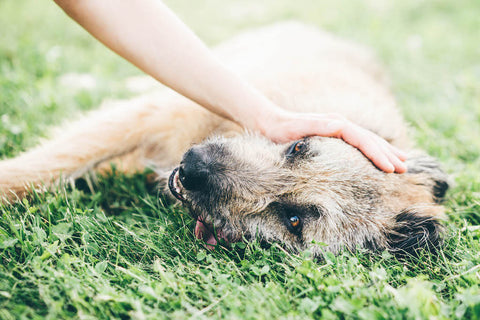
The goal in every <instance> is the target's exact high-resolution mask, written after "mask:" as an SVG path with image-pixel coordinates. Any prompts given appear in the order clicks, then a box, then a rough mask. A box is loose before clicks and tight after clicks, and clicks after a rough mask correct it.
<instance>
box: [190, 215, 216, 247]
mask: <svg viewBox="0 0 480 320" xmlns="http://www.w3.org/2000/svg"><path fill="white" fill-rule="evenodd" d="M195 236H196V237H197V239H203V240H204V241H205V242H206V243H207V244H209V246H207V248H208V249H213V246H216V245H217V239H215V235H214V234H213V232H210V230H208V229H207V227H205V225H204V224H203V223H202V222H201V221H199V220H197V224H196V225H195Z"/></svg>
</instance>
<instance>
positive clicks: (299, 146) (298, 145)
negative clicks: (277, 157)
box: [287, 140, 305, 156]
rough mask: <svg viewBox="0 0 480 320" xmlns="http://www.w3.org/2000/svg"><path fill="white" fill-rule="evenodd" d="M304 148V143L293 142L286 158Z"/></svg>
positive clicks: (301, 141)
mask: <svg viewBox="0 0 480 320" xmlns="http://www.w3.org/2000/svg"><path fill="white" fill-rule="evenodd" d="M303 148H305V141H303V140H300V141H297V142H294V143H293V144H292V145H291V146H290V147H289V148H288V150H287V156H292V155H294V154H296V153H298V152H300V151H302V150H303Z"/></svg>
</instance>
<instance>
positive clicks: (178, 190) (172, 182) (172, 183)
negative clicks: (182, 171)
mask: <svg viewBox="0 0 480 320" xmlns="http://www.w3.org/2000/svg"><path fill="white" fill-rule="evenodd" d="M178 169H179V167H177V168H175V169H173V171H172V174H170V177H169V178H168V188H169V189H170V192H171V193H172V194H173V196H174V197H175V198H177V199H178V200H180V201H185V198H184V197H183V195H182V191H183V187H182V184H181V183H180V177H179V173H178Z"/></svg>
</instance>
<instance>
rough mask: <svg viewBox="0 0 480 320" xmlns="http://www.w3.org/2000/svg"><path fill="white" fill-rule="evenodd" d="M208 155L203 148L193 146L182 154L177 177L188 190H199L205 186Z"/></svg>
mask: <svg viewBox="0 0 480 320" xmlns="http://www.w3.org/2000/svg"><path fill="white" fill-rule="evenodd" d="M209 162H210V161H209V156H208V152H207V150H205V148H200V147H193V148H191V149H190V150H189V151H187V153H186V154H185V155H184V157H183V160H182V162H181V164H180V168H179V178H180V182H181V183H182V185H183V187H184V188H185V189H187V190H190V191H200V190H202V189H204V188H206V186H207V181H208V175H209V169H208V164H209Z"/></svg>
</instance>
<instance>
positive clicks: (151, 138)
mask: <svg viewBox="0 0 480 320" xmlns="http://www.w3.org/2000/svg"><path fill="white" fill-rule="evenodd" d="M215 52H216V53H217V54H218V56H219V57H220V58H221V59H222V60H223V61H225V63H226V64H227V65H228V66H229V67H231V68H232V69H233V70H234V71H235V72H236V73H238V74H239V75H240V76H242V77H244V78H245V79H246V80H248V81H249V82H250V83H252V84H253V85H254V86H256V87H257V88H258V89H259V90H261V91H262V92H263V93H264V94H265V95H267V96H268V97H269V98H270V99H271V100H273V101H274V102H275V103H277V104H278V105H280V106H283V107H284V108H286V109H290V110H296V111H300V112H318V113H339V114H341V115H343V116H344V117H346V118H347V119H349V120H351V121H353V122H355V123H358V124H360V125H362V126H364V127H365V128H368V129H370V130H372V131H374V132H376V133H378V134H379V135H381V136H383V137H384V138H385V139H387V140H388V141H390V142H391V143H392V144H393V145H396V146H398V147H400V148H403V149H410V148H411V146H412V145H411V142H410V140H409V138H408V136H407V127H406V125H405V123H404V121H403V118H402V116H401V114H400V113H399V111H398V109H397V108H396V106H395V101H394V99H393V98H392V95H391V94H390V92H389V90H388V86H387V85H386V83H385V80H384V79H383V76H382V74H381V72H380V69H379V68H378V67H377V65H376V64H375V62H374V60H373V59H372V56H371V54H370V53H369V52H368V51H367V50H365V49H364V48H361V47H360V46H358V45H355V44H352V43H349V42H345V41H343V40H341V39H338V38H336V37H334V36H332V35H330V34H327V33H324V32H322V31H319V30H317V29H315V28H313V27H308V26H304V25H301V24H298V23H293V22H288V23H282V24H277V25H274V26H270V27H266V28H262V29H259V30H255V31H252V32H246V33H244V34H241V35H239V36H237V37H235V38H234V39H232V40H230V41H227V42H226V43H224V44H222V45H220V46H219V47H218V48H216V51H215ZM57 132H58V133H57V134H56V135H54V138H53V139H51V140H48V141H46V142H44V143H43V144H41V145H40V146H39V147H37V148H34V149H32V150H30V151H28V152H26V153H24V154H21V155H20V156H18V157H17V158H15V159H9V160H4V161H1V162H0V191H1V192H2V193H3V194H4V199H6V200H9V201H11V200H12V199H15V198H17V197H23V196H24V195H25V191H26V187H27V186H31V185H33V186H34V187H36V188H43V186H48V185H49V184H51V183H54V182H57V181H58V180H59V179H60V177H65V178H76V177H78V176H80V175H82V174H83V173H85V172H86V171H87V170H90V169H95V168H96V169H99V170H102V168H103V169H104V168H106V167H107V165H108V164H109V163H110V162H115V163H117V165H118V166H119V167H120V168H121V169H122V170H124V171H134V170H141V169H142V168H144V166H145V165H148V166H154V167H155V168H159V169H158V172H165V170H162V168H163V169H166V170H168V169H170V170H171V169H172V168H173V167H175V166H177V164H178V163H179V162H180V160H181V159H182V155H183V154H184V153H185V152H186V151H187V150H188V149H189V148H190V147H191V146H192V145H193V144H196V143H200V145H198V146H197V147H195V148H197V149H196V150H203V151H205V150H207V149H208V150H210V151H212V150H213V151H212V152H213V155H212V152H210V156H209V157H210V158H209V161H211V162H212V163H215V164H216V165H217V167H215V168H213V169H212V170H209V176H208V181H209V182H208V183H210V184H211V185H209V188H204V190H202V191H189V190H186V189H185V188H179V190H180V189H181V192H182V196H183V197H184V198H185V201H184V204H185V205H186V206H187V207H188V208H189V209H190V210H191V211H192V214H193V215H194V216H195V217H199V218H201V219H202V220H203V221H205V224H206V225H207V227H209V228H215V229H216V230H217V231H221V234H222V237H223V238H225V239H226V240H227V241H236V240H240V239H241V238H242V237H245V238H251V237H260V238H261V239H264V240H267V241H281V242H283V243H284V244H285V245H286V246H287V247H290V248H292V249H294V250H303V249H305V248H308V247H311V248H313V250H314V252H316V253H318V252H319V251H321V250H322V248H323V246H319V245H312V244H311V243H312V241H316V242H322V243H325V244H326V245H325V246H326V247H325V248H326V249H327V250H331V251H334V252H335V251H338V250H339V249H340V248H343V247H347V248H350V249H354V248H355V247H357V246H362V247H368V248H371V249H382V248H389V249H392V250H396V248H398V249H400V250H405V251H411V249H412V248H413V249H416V248H417V247H422V246H425V245H428V241H430V242H436V241H437V240H438V230H439V228H438V226H437V224H436V221H437V220H436V219H437V218H438V217H441V215H442V213H443V209H442V207H441V206H439V205H438V204H437V201H438V199H439V198H441V197H442V196H443V193H444V192H445V190H446V188H447V187H448V185H447V184H446V176H445V175H444V174H443V172H442V171H441V170H440V169H439V168H438V165H437V164H436V162H435V160H434V159H431V158H428V157H425V156H423V155H421V154H418V153H417V154H416V153H414V152H412V153H411V157H410V159H409V160H408V167H409V173H406V174H402V175H397V174H385V173H383V172H380V171H379V170H378V169H376V168H375V167H374V166H373V165H372V164H371V163H370V162H369V161H368V160H367V159H366V158H365V157H364V156H363V155H362V154H361V153H360V152H359V151H358V150H357V149H355V148H353V147H351V146H349V145H347V144H346V143H344V142H343V141H341V140H337V139H330V138H320V137H315V138H309V139H307V140H306V146H307V147H306V149H305V151H303V154H302V155H301V157H299V156H295V157H288V156H287V155H286V150H287V148H288V146H287V145H275V144H273V143H271V142H269V141H267V140H265V139H264V138H261V137H258V136H256V135H251V134H248V133H245V132H244V131H242V129H241V128H240V127H239V126H237V125H236V124H234V123H232V122H229V121H226V120H223V119H221V118H219V117H218V116H216V115H213V114H211V113H209V112H208V111H206V110H204V109H203V108H201V107H199V106H198V105H196V104H194V103H193V102H191V101H189V100H187V99H185V98H183V97H180V96H179V95H177V94H175V93H173V92H171V91H170V90H167V89H162V90H160V91H159V92H158V93H156V94H153V95H150V96H144V97H140V98H136V99H132V100H128V101H120V102H111V103H109V104H107V105H105V106H103V107H102V108H101V109H100V110H98V111H94V112H91V113H90V114H88V115H87V116H86V117H84V118H83V119H80V120H78V121H77V122H75V123H73V124H68V125H66V126H64V127H63V128H60V129H58V130H57ZM239 133H240V134H239ZM242 133H243V134H242ZM225 136H227V137H231V138H224V137H225ZM202 148H203V149H202ZM208 150H207V151H208ZM215 150H219V152H218V153H215V152H214V151H215ZM207 153H208V152H207ZM209 164H210V162H209ZM160 176H163V174H162V173H160ZM164 178H166V176H165V177H164ZM163 181H165V182H166V180H163ZM282 215H283V216H282ZM288 215H295V216H298V217H300V220H301V223H302V228H301V230H300V231H299V230H292V229H291V228H290V227H289V226H288V223H289V222H288V218H289V217H288ZM408 221H410V222H412V223H411V224H409V222H408ZM426 225H428V226H429V227H431V228H428V227H426ZM415 226H416V227H415ZM422 230H423V231H422ZM425 230H427V231H428V232H427V233H426V232H424V231H425ZM402 235H403V236H402ZM410 235H411V237H410ZM415 236H417V238H418V239H417V238H415V239H417V240H418V241H417V242H416V243H417V245H416V246H415V245H414V246H412V245H409V247H405V246H407V244H406V240H408V239H410V238H413V237H415ZM410 242H412V241H410ZM412 243H414V244H415V241H413V242H412Z"/></svg>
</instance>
